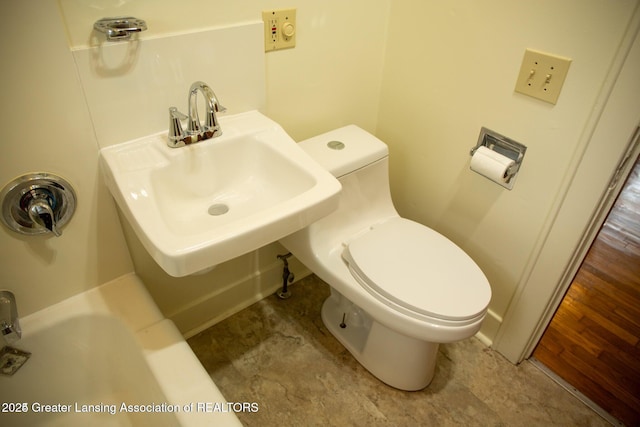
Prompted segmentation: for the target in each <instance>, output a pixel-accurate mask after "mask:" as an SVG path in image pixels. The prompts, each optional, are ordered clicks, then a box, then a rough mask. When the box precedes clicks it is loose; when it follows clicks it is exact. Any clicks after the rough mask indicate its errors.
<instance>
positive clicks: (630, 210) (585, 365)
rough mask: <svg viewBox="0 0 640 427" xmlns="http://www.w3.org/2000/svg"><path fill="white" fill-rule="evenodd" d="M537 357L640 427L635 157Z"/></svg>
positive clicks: (639, 231) (639, 198)
mask: <svg viewBox="0 0 640 427" xmlns="http://www.w3.org/2000/svg"><path fill="white" fill-rule="evenodd" d="M534 357H535V358H536V359H538V361H540V362H541V363H543V364H544V365H546V366H547V367H548V368H549V369H551V370H552V371H553V372H554V373H556V374H557V375H558V376H560V377H561V378H563V379H564V380H565V381H567V382H568V383H569V384H571V385H572V386H574V387H575V388H576V389H578V390H579V391H580V392H581V393H583V394H584V395H585V396H587V397H588V398H589V399H591V400H592V401H593V402H595V403H596V404H598V405H599V406H600V407H601V408H602V409H604V410H605V411H607V412H608V413H610V414H611V415H613V416H614V417H615V418H617V419H618V420H620V421H621V422H623V423H624V424H625V425H628V426H640V159H638V161H637V162H636V164H635V166H634V169H633V171H632V173H631V176H630V177H629V179H628V181H627V183H626V185H625V187H624V189H623V191H622V193H621V194H620V196H619V197H618V200H617V201H616V204H615V206H614V208H613V209H612V211H611V213H610V214H609V217H608V218H607V221H606V222H605V224H604V225H603V227H602V230H601V231H600V233H599V235H598V238H597V239H596V241H595V242H594V244H593V245H592V247H591V249H590V250H589V253H588V254H587V257H586V258H585V260H584V262H583V264H582V266H581V268H580V270H579V272H578V274H577V275H576V277H575V279H574V281H573V283H572V285H571V287H570V289H569V291H568V293H567V295H566V296H565V298H564V300H563V302H562V304H561V305H560V308H559V309H558V311H557V312H556V314H555V316H554V318H553V320H552V321H551V324H550V325H549V327H548V328H547V330H546V331H545V333H544V336H543V337H542V340H541V341H540V343H539V344H538V346H537V348H536V350H535V352H534Z"/></svg>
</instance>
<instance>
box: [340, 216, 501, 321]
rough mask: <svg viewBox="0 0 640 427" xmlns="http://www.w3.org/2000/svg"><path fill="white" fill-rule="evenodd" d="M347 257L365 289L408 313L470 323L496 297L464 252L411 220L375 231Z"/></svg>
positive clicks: (347, 251)
mask: <svg viewBox="0 0 640 427" xmlns="http://www.w3.org/2000/svg"><path fill="white" fill-rule="evenodd" d="M342 257H343V259H344V260H345V261H346V262H347V264H348V265H349V269H350V270H351V272H352V274H353V275H354V277H356V278H357V279H358V281H359V282H360V283H361V284H362V285H363V287H364V288H365V289H367V290H368V291H369V292H370V293H371V294H372V295H374V296H375V297H376V298H378V299H379V300H381V301H382V302H385V303H387V302H386V301H384V299H388V300H389V301H392V302H393V303H395V304H396V305H398V306H400V307H402V308H404V309H405V310H403V311H409V312H417V313H420V314H424V315H427V316H430V317H436V318H440V319H446V320H465V319H470V318H473V317H476V316H478V315H479V314H481V313H482V312H484V311H485V310H486V309H487V306H488V305H489V300H490V299H491V288H490V286H489V282H488V281H487V278H486V277H485V275H484V274H483V273H482V271H481V270H480V268H479V267H478V266H477V265H476V263H475V262H474V261H473V260H472V259H471V258H470V257H469V256H468V255H467V254H466V253H465V252H464V251H463V250H462V249H460V248H459V247H458V246H456V245H455V244H454V243H453V242H451V241H450V240H449V239H447V238H446V237H444V236H443V235H441V234H439V233H437V232H436V231H434V230H432V229H430V228H428V227H425V226H423V225H421V224H418V223H417V222H413V221H410V220H408V219H404V218H394V219H391V220H389V221H386V222H384V223H382V224H380V225H377V226H375V227H373V228H372V229H371V231H368V232H366V233H365V234H363V235H361V236H359V237H357V238H356V239H354V240H353V241H351V242H349V243H348V244H347V246H346V248H345V250H344V251H343V254H342ZM387 304H388V303H387Z"/></svg>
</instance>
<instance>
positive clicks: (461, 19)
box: [377, 0, 637, 339]
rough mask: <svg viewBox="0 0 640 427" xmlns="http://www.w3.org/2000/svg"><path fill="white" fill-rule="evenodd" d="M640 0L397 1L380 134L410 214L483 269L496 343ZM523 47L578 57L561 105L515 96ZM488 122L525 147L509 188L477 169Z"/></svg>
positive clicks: (489, 328) (401, 204)
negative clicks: (473, 161) (477, 150)
mask: <svg viewBox="0 0 640 427" xmlns="http://www.w3.org/2000/svg"><path fill="white" fill-rule="evenodd" d="M636 4H637V2H635V1H616V2H611V1H607V0H591V1H582V0H563V1H560V2H559V1H553V0H549V1H540V2H530V3H526V2H506V1H497V0H483V1H471V0H469V1H456V2H445V1H437V2H419V1H401V2H393V6H392V8H391V15H390V24H389V38H388V45H387V55H386V58H385V73H384V80H383V87H382V96H381V102H380V114H379V118H378V129H377V130H378V136H379V137H381V138H382V139H384V140H386V141H387V142H388V143H389V145H390V152H391V183H392V194H393V196H394V200H395V202H396V204H397V206H398V209H399V210H400V212H401V213H402V214H404V215H406V216H408V217H410V218H412V219H415V220H417V221H419V222H422V223H424V224H426V225H428V226H431V227H433V228H435V229H436V230H438V231H440V232H442V233H444V234H445V235H447V236H448V237H450V238H451V239H452V240H454V241H455V242H456V243H458V244H459V245H460V246H462V247H463V248H464V249H465V250H466V251H467V252H468V253H469V254H470V255H471V256H472V257H473V258H474V259H476V261H477V262H478V263H479V264H480V266H481V267H482V269H483V270H484V271H485V273H486V274H487V276H488V278H489V280H490V282H491V284H492V288H493V300H492V302H491V306H490V309H491V313H490V314H491V316H490V318H489V319H488V321H487V322H485V328H484V332H485V334H486V335H487V336H488V338H489V339H491V338H492V337H493V335H494V333H495V332H496V329H497V327H498V326H499V324H500V321H501V318H502V316H503V315H504V313H505V312H506V310H507V307H508V305H509V303H510V301H511V299H512V297H513V295H514V292H515V290H516V288H517V286H518V283H519V282H520V280H521V279H522V275H523V272H524V270H525V268H526V266H527V264H528V263H529V262H530V259H531V257H532V256H534V255H535V254H536V246H537V244H538V239H539V236H540V234H541V231H542V230H543V227H544V224H545V222H546V221H547V220H548V219H549V216H550V215H551V214H552V208H553V206H554V202H555V200H556V198H557V197H558V195H559V192H560V190H561V188H562V186H563V185H564V182H565V181H566V179H567V178H568V177H570V176H571V174H572V173H573V170H574V168H575V165H576V161H577V155H578V154H579V151H578V148H579V147H580V145H581V144H582V142H583V141H584V138H586V137H588V135H584V134H583V133H584V132H585V130H586V128H585V126H586V124H587V122H588V120H589V119H590V115H591V114H592V111H594V110H597V105H596V102H597V99H598V94H599V92H600V89H601V87H602V85H603V82H604V80H605V78H606V77H607V76H608V74H607V73H608V71H609V69H610V67H611V65H612V61H613V59H614V56H615V54H616V51H617V48H618V46H619V45H620V43H621V40H622V38H623V35H624V32H625V30H626V28H627V25H628V23H629V19H630V17H631V14H632V11H633V9H634V7H635V6H636ZM550 10H553V13H549V11H550ZM526 48H533V49H537V50H542V51H546V52H550V53H555V54H559V55H562V56H567V57H570V58H572V59H573V62H572V64H571V68H570V70H569V74H568V77H567V80H566V82H565V84H564V88H563V90H562V93H561V95H560V98H559V100H558V103H557V105H555V106H554V105H551V104H547V103H544V102H541V101H538V100H535V99H533V98H529V97H526V96H524V95H520V94H518V93H515V92H514V90H513V89H514V84H515V81H516V78H517V74H518V71H519V68H520V64H521V61H522V56H523V54H524V51H525V49H526ZM481 126H486V127H488V128H490V129H493V130H495V131H497V132H499V133H502V134H504V135H507V136H509V137H511V138H513V139H515V140H516V141H519V142H521V143H523V144H525V145H526V146H527V147H528V150H527V153H526V156H525V159H524V163H523V165H522V168H521V172H520V174H519V176H518V178H517V181H516V183H515V187H514V188H513V190H512V191H508V190H506V189H504V188H502V187H500V186H498V185H496V184H494V183H492V182H490V181H489V180H487V179H485V178H483V177H481V176H480V175H477V174H475V173H473V172H471V171H470V170H469V160H470V157H469V150H470V148H471V147H473V146H474V145H475V143H476V141H477V138H478V134H479V132H480V128H481Z"/></svg>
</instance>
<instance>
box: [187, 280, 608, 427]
mask: <svg viewBox="0 0 640 427" xmlns="http://www.w3.org/2000/svg"><path fill="white" fill-rule="evenodd" d="M290 289H291V291H292V293H293V296H292V297H291V298H290V299H288V300H281V299H279V298H278V297H276V296H275V295H272V296H270V297H268V298H266V299H264V300H262V301H260V302H258V303H256V304H254V305H252V306H251V307H249V308H247V309H245V310H243V311H241V312H240V313H238V314H236V315H234V316H232V317H230V318H228V319H226V320H224V321H223V322H221V323H219V324H217V325H215V326H213V327H211V328H209V329H207V330H206V331H204V332H201V333H200V334H198V335H196V336H194V337H192V338H190V339H189V340H188V343H189V345H190V346H191V347H192V348H193V350H194V352H195V353H196V355H197V356H198V358H199V359H200V361H201V362H202V364H203V365H204V367H205V368H206V369H207V371H208V372H209V373H210V375H211V377H212V378H213V380H214V382H215V383H216V384H217V385H218V387H219V388H220V390H221V391H222V393H223V394H224V396H225V397H226V399H227V400H228V401H229V402H255V403H257V404H258V407H259V410H258V411H257V412H245V413H238V417H239V418H240V421H241V422H242V423H243V424H244V425H246V426H260V427H267V426H280V427H282V426H301V425H305V426H312V425H317V426H550V425H557V426H607V425H609V424H608V423H607V422H606V421H605V420H603V419H602V418H601V417H600V416H598V415H597V414H596V413H595V412H593V411H592V410H591V409H589V408H588V407H587V406H585V405H584V404H583V403H581V402H580V401H579V400H578V399H576V398H575V397H573V396H572V395H571V394H569V393H568V392H567V391H565V390H564V389H563V388H562V387H560V386H559V385H557V384H556V383H555V382H554V381H552V380H551V379H549V378H548V377H547V376H546V375H544V374H543V373H542V372H540V371H539V370H538V369H537V368H535V367H534V366H533V365H532V364H531V363H529V362H524V363H522V364H520V365H519V366H515V365H512V364H511V363H509V362H508V361H507V360H506V359H504V358H503V357H502V356H500V354H498V353H496V352H494V351H492V350H491V349H488V348H486V347H485V346H484V345H483V344H482V343H480V341H478V340H477V339H475V338H472V339H469V340H465V341H463V342H460V343H456V344H447V345H441V346H440V351H439V355H438V362H437V367H436V373H435V377H434V380H433V382H432V383H431V384H430V385H429V386H428V387H427V388H426V389H424V390H422V391H419V392H403V391H399V390H396V389H393V388H391V387H389V386H386V385H385V384H383V383H381V382H380V381H378V380H377V379H376V378H375V377H373V376H372V375H371V374H369V373H368V372H367V371H366V370H365V369H364V368H363V367H362V366H360V364H358V362H356V361H355V359H353V357H352V356H351V355H350V353H349V352H347V350H345V349H344V348H343V347H342V346H341V345H340V344H339V343H338V342H337V341H336V339H335V338H333V336H332V335H331V334H330V333H329V331H328V330H327V329H326V328H325V327H324V325H323V323H322V320H321V318H320V307H321V304H322V302H323V301H324V299H325V298H326V297H327V296H328V295H329V287H328V286H327V284H326V283H324V282H322V281H321V280H320V279H318V278H317V277H316V276H313V275H312V276H309V277H307V278H305V279H302V280H301V281H299V282H297V283H296V284H294V285H293V286H291V288H290Z"/></svg>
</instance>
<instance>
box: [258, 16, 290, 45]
mask: <svg viewBox="0 0 640 427" xmlns="http://www.w3.org/2000/svg"><path fill="white" fill-rule="evenodd" d="M262 21H263V22H264V51H265V52H271V51H272V50H279V49H288V48H292V47H295V46H296V10H295V9H278V10H265V11H263V12H262Z"/></svg>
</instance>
